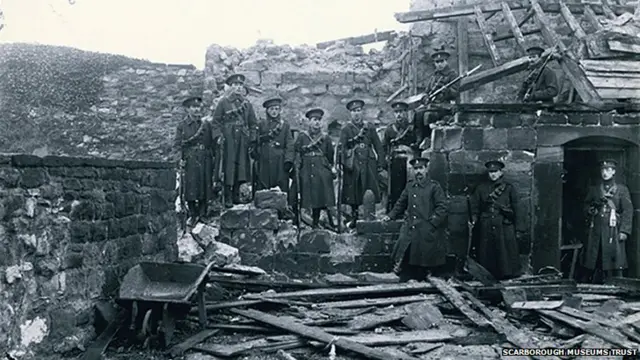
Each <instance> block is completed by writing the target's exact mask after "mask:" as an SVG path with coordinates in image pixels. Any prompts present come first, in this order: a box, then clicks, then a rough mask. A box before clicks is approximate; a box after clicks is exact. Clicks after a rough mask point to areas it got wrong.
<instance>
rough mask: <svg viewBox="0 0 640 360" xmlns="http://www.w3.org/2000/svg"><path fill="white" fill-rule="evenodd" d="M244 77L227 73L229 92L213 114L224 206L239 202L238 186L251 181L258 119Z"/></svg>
mask: <svg viewBox="0 0 640 360" xmlns="http://www.w3.org/2000/svg"><path fill="white" fill-rule="evenodd" d="M244 81H245V77H244V75H242V74H233V75H231V76H229V77H228V78H227V79H226V81H225V83H226V84H227V85H228V86H230V87H231V93H230V94H229V95H227V96H225V97H223V98H222V99H220V102H219V103H218V106H217V107H216V110H215V112H214V113H213V125H214V126H215V127H216V128H220V129H221V133H222V136H221V137H220V138H219V140H218V141H219V143H221V144H222V145H223V146H222V149H223V155H222V156H223V161H222V162H223V176H224V181H223V183H224V192H225V206H226V207H227V208H229V207H232V206H233V204H239V203H240V185H242V184H243V183H246V182H248V181H251V162H250V158H249V153H250V150H249V145H250V144H251V143H254V142H255V139H256V135H257V123H258V121H257V119H256V114H255V111H254V109H253V105H251V103H250V102H249V100H247V99H246V97H245V95H244V93H245V91H246V89H245V87H244Z"/></svg>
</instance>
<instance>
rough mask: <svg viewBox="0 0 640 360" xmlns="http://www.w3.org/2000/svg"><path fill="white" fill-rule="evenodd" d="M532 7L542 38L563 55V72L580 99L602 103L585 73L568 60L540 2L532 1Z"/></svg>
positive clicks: (563, 47)
mask: <svg viewBox="0 0 640 360" xmlns="http://www.w3.org/2000/svg"><path fill="white" fill-rule="evenodd" d="M531 6H532V8H533V10H534V11H535V12H536V20H537V23H538V26H540V30H542V36H543V38H544V40H545V42H547V43H548V44H549V45H550V46H558V48H559V50H560V53H561V54H563V58H562V59H561V60H560V61H559V62H560V65H561V66H562V70H563V71H564V73H565V74H566V76H567V77H568V78H569V80H570V81H571V84H572V85H573V87H574V88H575V90H576V91H577V92H578V94H579V95H580V97H581V98H582V100H583V101H584V102H585V103H602V98H601V97H600V95H598V92H597V91H596V89H595V88H594V87H593V84H591V82H590V81H589V79H587V77H586V75H585V74H584V72H583V71H582V70H581V69H580V66H579V65H578V64H577V63H576V62H574V61H571V60H570V59H566V56H567V55H566V54H567V53H568V52H569V49H567V47H566V46H565V45H564V43H563V42H562V40H561V39H560V37H559V36H558V34H557V33H556V32H555V31H554V30H553V28H552V27H551V23H550V22H549V19H548V18H547V15H546V14H545V13H544V11H543V10H542V7H540V4H539V3H538V0H531Z"/></svg>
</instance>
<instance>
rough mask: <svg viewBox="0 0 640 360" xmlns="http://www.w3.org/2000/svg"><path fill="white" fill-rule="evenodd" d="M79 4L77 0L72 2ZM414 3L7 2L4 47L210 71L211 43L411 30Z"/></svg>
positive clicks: (0, 33)
mask: <svg viewBox="0 0 640 360" xmlns="http://www.w3.org/2000/svg"><path fill="white" fill-rule="evenodd" d="M72 1H73V0H72ZM409 3H410V0H75V4H74V5H70V4H69V0H0V8H2V10H3V12H4V17H5V27H4V28H3V29H2V30H0V43H10V42H28V43H40V44H51V45H64V46H71V47H75V48H79V49H83V50H90V51H99V52H108V53H115V54H123V55H127V56H132V57H137V58H144V59H149V60H151V61H154V62H166V63H179V64H194V65H196V66H197V67H198V68H202V66H203V65H204V54H205V50H206V48H207V46H208V45H209V44H212V43H217V44H221V45H229V46H234V47H239V48H244V47H248V46H251V45H253V44H255V42H256V40H257V39H273V40H274V41H275V42H276V43H277V44H291V45H299V44H305V43H307V44H315V43H317V42H321V41H327V40H334V39H338V38H343V37H349V36H358V35H365V34H368V33H372V32H373V31H374V30H375V29H376V28H377V29H378V31H385V30H406V29H408V28H407V26H406V25H403V24H399V23H398V22H396V20H395V18H394V17H393V14H394V13H395V12H402V11H408V9H409Z"/></svg>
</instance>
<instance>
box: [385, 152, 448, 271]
mask: <svg viewBox="0 0 640 360" xmlns="http://www.w3.org/2000/svg"><path fill="white" fill-rule="evenodd" d="M428 163H429V159H426V158H422V157H419V158H414V159H412V160H411V161H410V164H411V166H412V167H413V171H414V174H415V178H414V179H412V180H409V181H408V182H407V186H406V188H405V189H404V190H403V191H402V194H401V195H400V198H399V199H398V201H397V202H396V203H395V205H394V206H393V209H392V210H391V212H389V215H388V216H385V217H384V219H383V220H384V221H389V220H393V219H397V218H399V217H400V216H401V215H403V214H404V213H405V212H406V217H405V221H404V223H403V224H402V228H401V229H400V236H399V238H398V242H397V243H396V245H395V246H394V249H393V252H392V261H393V264H394V272H396V274H398V276H400V281H407V280H411V279H413V280H418V281H423V280H425V278H426V277H427V275H429V273H431V274H433V275H436V276H439V275H442V274H443V273H444V272H445V267H446V266H445V265H446V256H447V252H448V244H447V240H446V237H445V236H444V235H445V234H444V231H445V228H446V226H447V213H448V205H447V198H446V195H445V193H444V191H443V190H442V187H441V186H440V184H438V183H437V182H436V181H433V180H431V179H429V177H428V173H427V164H428Z"/></svg>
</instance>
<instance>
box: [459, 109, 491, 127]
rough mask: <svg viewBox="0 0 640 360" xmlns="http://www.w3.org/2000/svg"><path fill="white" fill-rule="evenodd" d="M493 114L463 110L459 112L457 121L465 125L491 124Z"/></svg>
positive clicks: (483, 125) (482, 125)
mask: <svg viewBox="0 0 640 360" xmlns="http://www.w3.org/2000/svg"><path fill="white" fill-rule="evenodd" d="M492 117H493V114H490V113H477V112H463V113H460V115H459V117H458V121H460V122H461V123H463V124H464V125H465V127H475V126H477V127H481V128H484V127H487V126H490V125H491V119H492Z"/></svg>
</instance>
